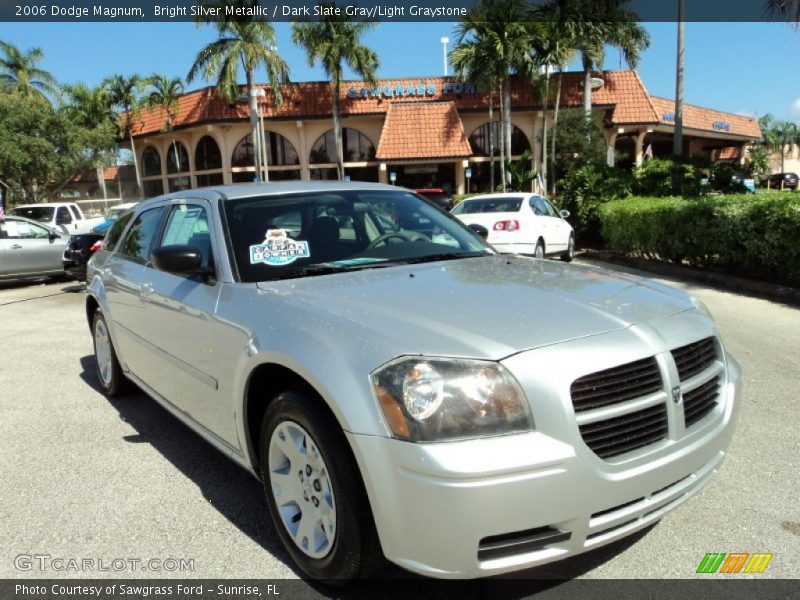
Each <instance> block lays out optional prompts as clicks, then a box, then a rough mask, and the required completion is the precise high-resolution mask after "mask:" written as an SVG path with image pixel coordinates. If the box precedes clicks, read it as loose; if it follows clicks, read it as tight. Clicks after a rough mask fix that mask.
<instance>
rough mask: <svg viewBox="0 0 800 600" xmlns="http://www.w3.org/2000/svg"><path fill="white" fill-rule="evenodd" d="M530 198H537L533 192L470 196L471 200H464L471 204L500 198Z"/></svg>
mask: <svg viewBox="0 0 800 600" xmlns="http://www.w3.org/2000/svg"><path fill="white" fill-rule="evenodd" d="M528 196H536V194H533V193H531V192H506V193H505V194H504V193H503V192H498V193H497V194H481V195H480V196H470V197H469V198H464V202H469V201H470V200H496V199H498V198H527V197H528Z"/></svg>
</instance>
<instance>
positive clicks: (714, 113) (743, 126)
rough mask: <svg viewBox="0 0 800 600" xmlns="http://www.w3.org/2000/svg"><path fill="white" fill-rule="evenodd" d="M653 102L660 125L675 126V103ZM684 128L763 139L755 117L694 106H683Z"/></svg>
mask: <svg viewBox="0 0 800 600" xmlns="http://www.w3.org/2000/svg"><path fill="white" fill-rule="evenodd" d="M652 100H653V106H654V107H655V109H656V114H657V115H658V121H659V123H661V124H666V125H674V124H675V121H674V115H675V102H674V101H673V100H669V99H667V98H659V97H658V96H652ZM665 116H671V118H665ZM683 126H684V127H685V128H686V129H700V130H702V131H711V132H713V133H720V134H726V133H727V134H731V135H738V136H742V137H748V138H751V139H760V138H761V128H760V127H759V126H758V121H756V120H755V119H754V118H753V117H745V116H743V115H735V114H733V113H726V112H721V111H719V110H713V109H711V108H703V107H702V106H695V105H693V104H684V105H683Z"/></svg>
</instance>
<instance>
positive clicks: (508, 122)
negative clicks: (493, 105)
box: [503, 71, 511, 181]
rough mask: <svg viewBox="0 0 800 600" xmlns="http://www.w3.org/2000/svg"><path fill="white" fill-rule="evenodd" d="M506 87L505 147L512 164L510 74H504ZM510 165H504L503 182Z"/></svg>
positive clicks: (504, 115) (504, 110)
mask: <svg viewBox="0 0 800 600" xmlns="http://www.w3.org/2000/svg"><path fill="white" fill-rule="evenodd" d="M503 78H504V79H505V85H504V86H503V95H504V98H503V145H504V146H505V150H506V161H507V162H509V163H510V162H511V80H510V79H509V77H508V72H507V71H506V72H505V73H503ZM507 170H508V165H506V164H505V163H503V180H504V181H505V178H506V172H507Z"/></svg>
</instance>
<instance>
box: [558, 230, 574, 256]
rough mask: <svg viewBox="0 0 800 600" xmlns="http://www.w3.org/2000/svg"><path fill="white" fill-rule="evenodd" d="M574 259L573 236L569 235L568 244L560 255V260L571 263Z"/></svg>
mask: <svg viewBox="0 0 800 600" xmlns="http://www.w3.org/2000/svg"><path fill="white" fill-rule="evenodd" d="M573 258H575V236H573V235H572V234H569V242H568V243H567V251H566V252H564V254H562V255H561V260H563V261H564V262H572V259H573Z"/></svg>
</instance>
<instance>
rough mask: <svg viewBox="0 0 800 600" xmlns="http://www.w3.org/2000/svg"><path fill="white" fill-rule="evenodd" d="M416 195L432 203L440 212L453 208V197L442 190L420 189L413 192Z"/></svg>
mask: <svg viewBox="0 0 800 600" xmlns="http://www.w3.org/2000/svg"><path fill="white" fill-rule="evenodd" d="M414 191H415V192H416V193H417V194H419V195H420V196H422V197H423V198H426V199H428V200H430V201H431V202H434V203H435V204H436V205H437V206H438V207H439V208H441V209H442V210H447V211H449V210H450V209H451V208H453V197H452V195H451V194H449V193H448V192H447V190H445V189H443V188H421V189H418V190H414Z"/></svg>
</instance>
